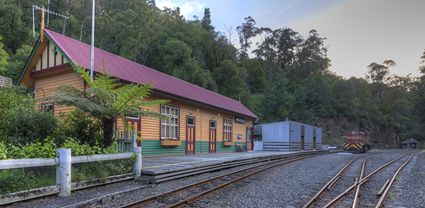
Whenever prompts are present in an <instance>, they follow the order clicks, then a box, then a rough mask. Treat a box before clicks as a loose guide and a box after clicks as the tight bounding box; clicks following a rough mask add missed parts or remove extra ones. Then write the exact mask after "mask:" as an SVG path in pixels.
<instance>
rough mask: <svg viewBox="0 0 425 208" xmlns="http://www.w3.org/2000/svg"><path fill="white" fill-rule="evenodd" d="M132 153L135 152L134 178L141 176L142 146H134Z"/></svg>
mask: <svg viewBox="0 0 425 208" xmlns="http://www.w3.org/2000/svg"><path fill="white" fill-rule="evenodd" d="M134 154H136V161H135V162H134V166H133V169H134V178H135V179H137V178H140V177H141V176H142V147H134Z"/></svg>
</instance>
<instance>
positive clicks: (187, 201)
mask: <svg viewBox="0 0 425 208" xmlns="http://www.w3.org/2000/svg"><path fill="white" fill-rule="evenodd" d="M305 158H308V157H302V158H295V159H292V160H289V161H282V162H278V163H277V164H273V165H271V166H268V167H264V168H261V169H259V170H256V171H254V172H252V173H249V174H246V175H243V176H241V177H238V178H236V179H233V180H231V181H229V182H226V183H224V184H221V185H219V186H217V187H214V188H211V189H208V190H206V191H203V192H201V193H198V194H196V195H193V196H191V197H189V198H187V199H184V200H182V201H179V202H177V203H175V204H172V205H170V206H167V208H176V207H183V206H186V205H188V204H191V203H193V202H195V201H197V200H198V199H200V198H201V197H202V196H204V195H207V194H209V193H212V192H215V191H217V190H219V189H221V188H224V187H226V186H228V185H231V184H234V183H236V182H238V181H241V180H243V179H245V178H248V177H250V176H252V175H255V174H257V173H260V172H263V171H265V170H269V169H271V168H274V167H277V166H280V165H284V164H288V163H291V162H295V161H298V160H302V159H305Z"/></svg>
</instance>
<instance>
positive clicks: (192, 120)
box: [187, 117, 195, 126]
mask: <svg viewBox="0 0 425 208" xmlns="http://www.w3.org/2000/svg"><path fill="white" fill-rule="evenodd" d="M187 125H188V126H195V118H193V117H187Z"/></svg>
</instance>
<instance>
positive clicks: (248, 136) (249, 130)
mask: <svg viewBox="0 0 425 208" xmlns="http://www.w3.org/2000/svg"><path fill="white" fill-rule="evenodd" d="M252 137H253V135H252V128H251V127H247V129H246V148H247V150H253V141H252Z"/></svg>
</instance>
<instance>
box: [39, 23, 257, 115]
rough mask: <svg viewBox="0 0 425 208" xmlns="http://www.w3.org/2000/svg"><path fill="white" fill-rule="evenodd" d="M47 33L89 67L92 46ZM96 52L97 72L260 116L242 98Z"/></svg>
mask: <svg viewBox="0 0 425 208" xmlns="http://www.w3.org/2000/svg"><path fill="white" fill-rule="evenodd" d="M45 32H46V34H47V35H48V36H49V37H50V38H51V39H52V40H53V41H54V42H55V43H56V45H57V46H58V47H59V48H60V49H61V50H62V51H63V52H64V53H65V55H66V56H67V57H68V58H69V59H70V60H71V61H72V62H73V63H74V64H77V65H80V66H82V67H84V68H86V69H89V68H90V45H88V44H85V43H82V42H80V41H78V40H75V39H72V38H70V37H67V36H64V35H61V34H59V33H56V32H53V31H51V30H47V29H46V30H45ZM94 54H95V63H94V71H97V72H106V73H107V74H109V75H110V76H113V77H116V78H119V79H122V80H125V81H129V82H133V83H138V84H151V85H152V86H153V88H154V89H156V90H159V91H162V92H165V93H169V94H171V95H175V96H179V97H183V98H186V99H190V100H192V101H196V102H199V103H202V104H206V105H211V106H214V107H218V108H221V109H224V110H228V111H232V112H235V113H239V114H242V115H245V116H249V117H252V118H257V116H256V115H255V114H254V113H252V112H251V111H250V110H249V109H248V108H247V107H245V106H244V105H243V104H242V103H240V102H239V101H236V100H233V99H231V98H228V97H226V96H223V95H220V94H218V93H215V92H212V91H209V90H207V89H204V88H202V87H199V86H196V85H194V84H190V83H188V82H186V81H183V80H180V79H177V78H175V77H173V76H170V75H167V74H164V73H162V72H159V71H157V70H155V69H152V68H149V67H146V66H143V65H141V64H139V63H136V62H134V61H130V60H128V59H125V58H123V57H120V56H118V55H115V54H112V53H109V52H107V51H104V50H102V49H99V48H95V49H94Z"/></svg>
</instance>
